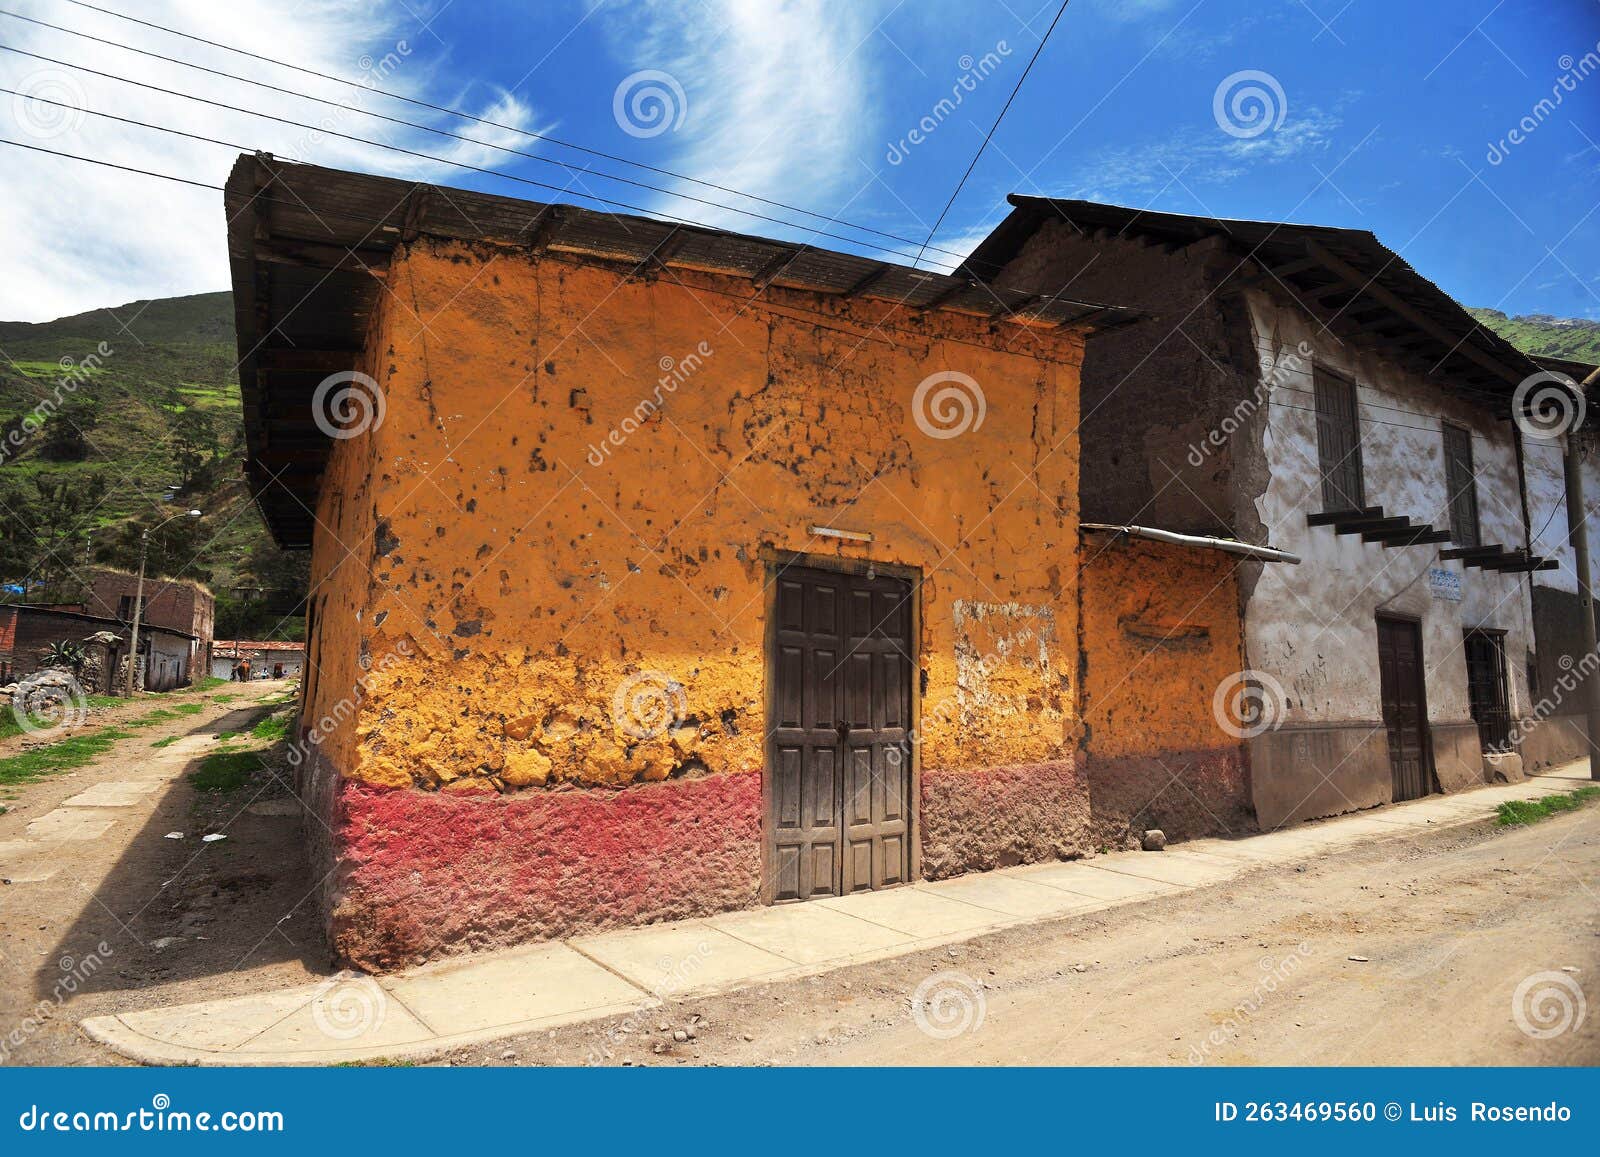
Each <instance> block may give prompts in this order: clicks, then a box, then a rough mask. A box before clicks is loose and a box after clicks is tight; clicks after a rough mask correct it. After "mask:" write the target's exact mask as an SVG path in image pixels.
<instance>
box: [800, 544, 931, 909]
mask: <svg viewBox="0 0 1600 1157" xmlns="http://www.w3.org/2000/svg"><path fill="white" fill-rule="evenodd" d="M910 598H911V587H910V584H909V583H906V582H904V581H903V580H900V579H888V578H867V577H865V576H861V575H846V574H835V573H833V572H829V571H822V570H811V569H807V568H799V567H790V568H787V569H786V570H785V571H784V575H783V578H782V579H780V580H779V585H778V594H777V606H776V608H775V611H774V625H775V634H776V637H775V638H774V640H773V644H772V645H773V654H772V662H771V664H770V668H769V669H770V673H771V677H772V678H773V680H774V681H775V687H774V689H773V695H772V703H773V713H774V718H773V720H772V739H771V742H770V744H769V758H768V767H769V769H770V774H771V775H772V777H773V783H772V785H771V791H770V809H771V810H770V814H769V815H768V826H769V833H770V834H769V837H768V838H769V839H770V840H771V841H772V855H771V858H770V863H771V865H772V872H773V880H772V881H771V885H772V895H773V899H774V900H780V901H781V900H799V899H806V898H808V897H811V896H821V895H838V894H842V893H847V892H854V891H861V890H864V889H871V888H881V887H885V886H888V885H890V884H898V883H903V882H904V881H905V880H906V879H907V878H908V876H909V875H910V840H909V838H908V836H909V814H910V792H911V759H910V756H909V754H908V752H907V751H906V749H905V744H906V740H907V737H908V735H909V731H910V720H911V658H910V655H911V639H910V624H911V614H910ZM802 768H803V769H805V774H804V775H801V772H800V769H802ZM797 780H801V781H803V782H793V781H797ZM797 793H798V794H797ZM796 799H798V801H799V802H798V804H796V803H795V802H794V801H795V800H796Z"/></svg>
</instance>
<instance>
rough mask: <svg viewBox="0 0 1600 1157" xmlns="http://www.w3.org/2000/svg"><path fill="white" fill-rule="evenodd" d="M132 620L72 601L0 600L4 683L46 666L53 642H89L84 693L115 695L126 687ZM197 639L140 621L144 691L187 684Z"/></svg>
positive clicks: (1, 678)
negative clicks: (32, 602) (96, 612)
mask: <svg viewBox="0 0 1600 1157" xmlns="http://www.w3.org/2000/svg"><path fill="white" fill-rule="evenodd" d="M128 634H129V632H128V624H126V623H124V622H121V621H120V620H118V619H115V618H108V617H106V616H104V615H91V614H85V613H84V612H83V611H81V610H78V609H76V608H75V607H71V606H28V605H23V604H19V603H0V684H7V683H11V682H13V681H15V680H17V679H25V678H27V677H28V676H29V675H32V674H35V673H36V672H39V671H42V670H45V669H46V667H47V660H46V656H47V654H48V652H49V649H50V645H51V644H52V643H59V642H72V643H80V644H82V645H83V646H84V647H85V650H86V652H87V655H88V658H89V662H88V663H87V664H86V665H85V667H84V669H83V671H82V672H81V675H82V682H83V690H84V691H85V692H86V693H101V694H107V695H115V694H120V693H122V692H123V691H124V690H125V689H126V687H127V657H128ZM197 642H198V640H197V639H196V638H195V637H194V636H193V635H191V634H189V633H187V632H185V631H179V630H175V629H173V628H171V627H163V626H151V627H149V628H148V629H146V628H143V627H141V628H140V631H139V664H138V667H137V670H136V672H135V679H136V685H137V686H138V688H139V689H140V690H143V691H171V690H174V689H176V688H178V687H185V686H188V684H189V682H190V680H191V678H192V674H193V669H192V667H191V666H190V656H191V655H192V654H193V653H194V651H195V646H196V643H197Z"/></svg>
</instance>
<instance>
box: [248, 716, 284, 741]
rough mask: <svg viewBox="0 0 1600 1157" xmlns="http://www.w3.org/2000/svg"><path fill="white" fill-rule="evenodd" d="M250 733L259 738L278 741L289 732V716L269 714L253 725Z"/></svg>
mask: <svg viewBox="0 0 1600 1157" xmlns="http://www.w3.org/2000/svg"><path fill="white" fill-rule="evenodd" d="M250 734H251V735H253V736H254V737H255V738H257V739H265V740H267V741H268V742H269V743H276V742H277V741H278V740H280V739H283V738H284V737H286V736H287V735H288V734H289V716H288V715H269V716H267V717H266V718H265V719H263V720H262V721H261V722H260V723H257V724H256V725H255V726H254V727H252V728H251V729H250Z"/></svg>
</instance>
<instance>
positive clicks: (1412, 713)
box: [1378, 619, 1433, 801]
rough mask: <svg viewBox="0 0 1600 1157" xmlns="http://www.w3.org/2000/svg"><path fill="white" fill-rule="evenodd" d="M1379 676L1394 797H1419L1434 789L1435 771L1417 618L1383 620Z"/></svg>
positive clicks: (1379, 628) (1379, 639)
mask: <svg viewBox="0 0 1600 1157" xmlns="http://www.w3.org/2000/svg"><path fill="white" fill-rule="evenodd" d="M1378 678H1379V684H1380V688H1379V690H1380V694H1381V696H1382V700H1383V724H1384V728H1385V730H1386V731H1387V732H1388V738H1389V774H1390V777H1391V780H1392V786H1393V790H1394V795H1393V798H1394V799H1395V800H1397V801H1398V800H1406V799H1417V798H1419V797H1421V796H1424V795H1427V794H1428V793H1429V791H1430V785H1431V783H1432V781H1433V774H1432V763H1431V759H1430V755H1431V752H1430V750H1429V743H1428V717H1427V706H1426V702H1425V699H1424V696H1423V693H1422V692H1423V682H1422V680H1423V666H1422V632H1421V629H1420V628H1419V627H1418V625H1417V624H1416V623H1412V622H1407V621H1404V620H1401V619H1379V620H1378Z"/></svg>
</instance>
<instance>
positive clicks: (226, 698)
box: [211, 695, 239, 703]
mask: <svg viewBox="0 0 1600 1157" xmlns="http://www.w3.org/2000/svg"><path fill="white" fill-rule="evenodd" d="M237 698H239V697H238V696H237V695H213V696H212V697H211V702H213V703H232V702H233V701H234V700H235V699H237Z"/></svg>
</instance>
